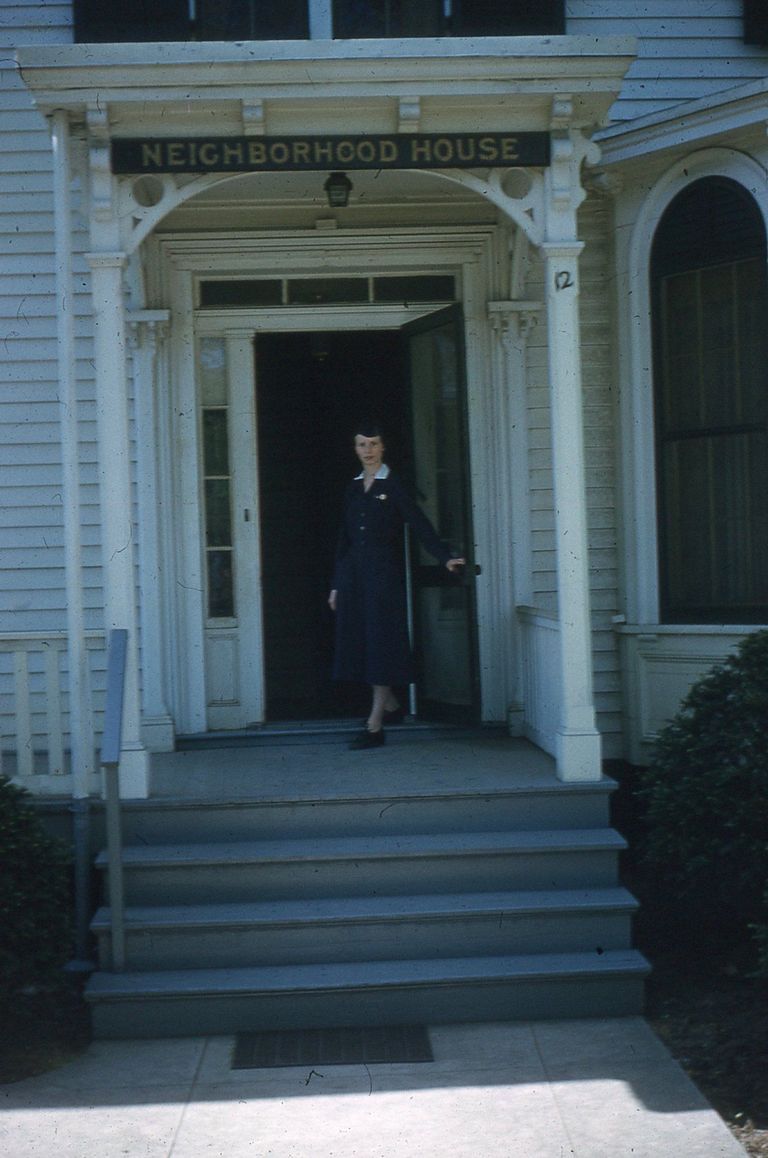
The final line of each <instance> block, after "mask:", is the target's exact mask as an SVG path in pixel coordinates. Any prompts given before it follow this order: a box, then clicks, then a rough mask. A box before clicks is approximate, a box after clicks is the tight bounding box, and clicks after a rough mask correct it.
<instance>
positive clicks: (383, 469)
mask: <svg viewBox="0 0 768 1158" xmlns="http://www.w3.org/2000/svg"><path fill="white" fill-rule="evenodd" d="M373 477H374V478H389V467H388V466H387V464H386V463H385V462H383V463H382V464H381V466H380V467H379V469H378V470H377V471H376V474H375V475H374V476H373ZM361 478H365V471H364V470H361V471H360V474H356V475H355V482H357V480H358V479H361Z"/></svg>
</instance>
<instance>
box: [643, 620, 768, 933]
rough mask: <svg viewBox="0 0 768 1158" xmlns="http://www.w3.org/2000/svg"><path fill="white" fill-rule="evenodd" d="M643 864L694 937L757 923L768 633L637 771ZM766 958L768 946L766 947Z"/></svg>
mask: <svg viewBox="0 0 768 1158" xmlns="http://www.w3.org/2000/svg"><path fill="white" fill-rule="evenodd" d="M639 795H640V799H641V802H642V805H643V809H644V821H645V825H646V835H645V847H644V856H643V859H644V863H645V866H646V868H647V869H648V870H649V871H650V872H651V873H652V874H653V877H654V882H655V889H656V892H657V895H659V896H663V897H664V898H665V900H666V902H668V903H669V902H671V904H672V906H673V907H675V908H676V909H677V911H678V913H679V914H680V915H681V919H683V920H687V921H688V922H689V925H690V927H695V928H696V929H697V931H698V933H699V935H700V936H702V937H704V938H706V936H707V935H708V934H709V935H712V936H719V937H722V935H723V932H727V933H729V934H732V935H734V934H735V935H737V936H742V935H744V936H746V934H747V930H748V928H749V926H750V925H752V924H762V923H763V922H764V921H765V919H766V916H768V911H767V910H766V886H767V885H768V631H760V632H757V633H755V634H753V635H749V636H747V637H746V638H745V639H744V640H743V642H742V643H741V645H740V646H739V648H738V650H737V652H736V654H735V655H733V656H730V657H729V658H728V659H727V660H726V661H725V662H724V663H723V664H720V665H718V666H716V667H715V668H713V669H712V671H711V672H709V673H708V674H707V675H706V676H704V677H703V678H702V679H701V680H699V681H698V682H697V683H696V684H695V685H694V686H693V687H692V688H691V690H690V692H689V694H688V696H687V697H686V699H685V700H684V701H683V704H682V706H681V708H680V710H679V712H678V713H677V715H676V716H675V718H674V719H673V720H672V721H671V722H670V724H669V725H668V726H667V727H666V728H665V729H664V730H663V731H662V732H661V733H660V735H659V737H658V740H657V742H656V744H655V746H654V751H653V756H652V762H651V764H650V766H649V767H647V768H646V769H643V770H642V772H641V774H640V786H639ZM766 955H767V956H768V952H767V953H766Z"/></svg>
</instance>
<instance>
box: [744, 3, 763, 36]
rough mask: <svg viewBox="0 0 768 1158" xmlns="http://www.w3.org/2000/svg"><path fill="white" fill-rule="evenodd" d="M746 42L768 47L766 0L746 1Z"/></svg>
mask: <svg viewBox="0 0 768 1158" xmlns="http://www.w3.org/2000/svg"><path fill="white" fill-rule="evenodd" d="M744 40H745V41H746V43H747V44H765V45H768V4H766V2H765V0H744Z"/></svg>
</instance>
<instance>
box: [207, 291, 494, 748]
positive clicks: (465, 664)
mask: <svg viewBox="0 0 768 1158" xmlns="http://www.w3.org/2000/svg"><path fill="white" fill-rule="evenodd" d="M253 367H254V373H253V375H252V376H249V377H250V383H248V382H246V383H244V382H243V381H242V379H241V376H238V375H234V374H232V373H229V374H228V375H227V377H228V378H229V390H230V394H231V395H232V397H231V401H230V406H229V411H230V419H229V421H230V426H231V424H232V422H236V421H237V419H236V416H237V415H238V414H244V413H246V412H247V411H248V409H249V406H248V402H246V401H242V400H241V401H240V402H238V401H237V397H236V396H237V395H243V394H244V393H245V392H246V391H247V390H248V389H251V390H252V391H253V393H254V394H255V410H256V414H257V418H256V424H255V436H254V437H253V444H254V446H253V450H254V451H255V454H254V456H253V457H254V460H255V463H254V466H255V470H254V472H253V483H254V489H255V491H256V492H257V494H258V505H257V507H256V508H252V507H251V506H250V503H249V502H248V500H247V496H246V494H245V493H244V492H243V488H242V482H240V483H238V476H240V478H242V476H243V475H245V477H246V478H247V477H248V476H249V475H251V473H252V472H251V470H249V469H247V468H246V469H245V470H243V469H242V464H241V465H240V467H238V464H237V463H233V464H232V475H233V480H232V503H231V508H232V533H231V536H230V538H231V545H230V558H229V560H225V561H226V562H227V563H228V570H229V572H231V575H228V576H227V579H228V581H229V582H230V584H231V589H232V594H231V597H230V599H229V601H228V604H227V606H225V607H223V608H222V610H223V611H225V612H226V615H225V616H224V617H223V618H222V617H218V621H217V617H215V616H214V617H212V618H211V617H209V619H208V623H207V635H208V644H209V646H208V648H207V656H208V664H207V683H208V687H209V708H208V712H209V719H208V726H209V728H211V729H221V728H242V727H247V726H248V725H249V724H251V723H255V722H257V721H259V720H260V719H263V720H267V721H276V720H301V719H304V720H313V719H321V718H334V717H337V718H345V717H350V716H360V715H364V714H365V712H366V711H367V709H368V693H367V689H365V688H359V687H357V686H352V685H350V686H347V685H343V684H337V683H335V682H334V681H333V680H332V679H331V666H332V657H333V626H334V625H333V616H332V613H331V611H330V609H329V608H328V605H327V598H328V591H329V587H330V579H331V575H332V571H333V558H334V553H335V548H336V540H337V536H338V529H339V518H340V513H341V502H342V496H343V493H344V489H345V488H346V486H347V485H348V483H349V481H350V479H351V478H353V477H354V475H355V474H357V471H358V464H357V461H356V459H355V457H354V454H353V450H352V436H353V434H354V433H355V430H354V427H355V424H356V422H357V421H358V419H359V418H360V417H364V416H370V415H375V416H376V417H378V418H379V419H380V420H381V421H382V422H383V424H384V425H385V428H386V430H387V444H388V454H387V461H388V462H389V463H390V464H391V465H392V467H393V469H394V470H396V471H397V472H398V474H399V475H400V476H401V477H403V478H404V479H405V480H406V482H407V483H408V485H409V486H410V487H411V488H412V489H413V491H414V493H415V494H416V496H417V497H418V499H419V502H420V503H421V504H422V506H423V507H424V509H425V510H426V511H427V513H428V514H429V516H430V518H431V519H432V521H433V522H434V524H435V525H436V526H437V528H438V531H439V533H440V535H441V537H442V538H444V539H445V540H447V541H448V542H449V543H450V544H451V546H452V548H453V549H454V550H456V551H457V552H460V553H462V554H466V555H467V557H468V558H469V557H470V556H471V550H472V536H471V533H470V528H469V517H468V516H469V509H470V507H469V500H468V463H467V449H466V433H465V413H464V388H463V349H462V345H461V318H460V311H459V310H458V308H456V309H454V308H449V309H447V310H439V311H436V312H435V313H433V314H430V315H428V316H427V317H424V318H421V319H420V320H419V321H418V322H416V323H413V324H411V325H408V326H406V327H404V328H402V329H400V330H370V329H366V330H365V331H312V332H291V333H274V332H272V333H260V334H258V335H257V336H256V337H255V338H254V341H253ZM243 368H244V363H243V360H242V359H241V360H240V369H241V370H242V369H243ZM252 405H253V403H252V400H251V406H252ZM231 436H232V439H233V442H234V441H235V440H237V439H238V433H237V432H236V431H235V430H232V431H231ZM240 446H241V448H242V446H243V441H242V438H241V439H240ZM239 508H242V509H239ZM252 521H256V522H257V523H258V528H259V529H258V545H257V553H258V556H259V558H260V561H261V566H260V584H259V590H258V591H257V592H251V593H250V595H249V593H248V591H247V590H246V589H245V587H244V584H243V582H242V581H241V580H240V579H238V576H246V575H248V574H253V559H252V556H253V548H254V542H253V530H254V528H253V526H252V525H251V526H249V523H252ZM208 531H209V534H208V538H209V542H210V520H209V528H208ZM221 547H222V545H221V544H219V545H218V549H217V553H216V557H217V558H218V556H220V555H221V553H222V551H221ZM403 550H404V553H405V555H406V560H407V563H408V573H409V576H410V586H411V601H410V604H411V608H412V619H413V638H414V650H415V653H416V657H417V666H418V671H419V676H418V680H417V683H416V685H415V687H414V688H412V689H407V688H406V689H401V690H400V695H401V696H402V697H405V702H406V703H408V704H409V705H410V706H411V707H414V708H415V709H416V711H417V713H418V715H419V716H421V717H423V718H453V719H461V720H466V721H470V720H475V719H477V718H478V716H479V695H478V692H479V688H478V679H477V663H476V658H475V656H476V646H475V641H474V635H475V610H474V566H472V565H470V566H468V567H467V574H466V576H464V577H463V578H458V579H457V578H454V577H452V576H451V575H449V573H448V572H447V571H445V569H444V568H442V567H440V566H438V565H437V564H436V563H435V561H434V560H432V558H431V557H430V556H428V555H426V553H423V551H422V549H421V547H420V546H419V545H418V544H417V543H416V542H415V541H414V542H413V543H410V542H408V541H406V540H404V544H403ZM207 573H208V583H209V586H210V585H211V584H212V583H213V584H215V583H216V581H217V575H216V571H215V568H214V567H213V566H211V565H209V567H208V572H207ZM249 601H250V603H251V604H252V605H253V606H249ZM238 602H239V604H240V607H239V608H238V606H237V603H238ZM208 605H209V608H215V606H216V595H215V592H214V591H213V589H212V588H211V589H209V593H208ZM257 605H258V607H259V613H258V614H256V612H255V610H254V608H255V607H256V606H257ZM233 613H234V614H233ZM259 626H260V636H261V639H260V645H261V646H260V647H259V649H258V650H259V652H260V655H261V660H262V662H261V664H251V665H250V668H249V669H246V668H245V667H244V665H243V664H241V671H242V672H243V673H246V671H249V673H250V678H246V679H244V680H241V681H240V687H239V694H238V695H237V697H236V698H237V700H238V701H239V702H238V703H232V702H231V701H230V702H229V703H228V704H226V703H224V702H222V700H221V698H219V697H217V696H216V694H215V689H216V686H217V683H218V684H219V686H224V685H223V684H222V683H221V682H220V681H221V675H222V672H221V663H220V659H221V656H222V654H226V653H222V652H221V649H220V648H218V649H217V641H218V643H219V644H221V643H222V642H223V632H225V633H226V637H227V639H228V640H229V641H230V644H229V646H230V647H231V646H232V643H234V642H235V637H236V646H235V647H234V648H233V651H234V652H235V653H237V654H240V655H243V654H244V649H245V648H247V647H249V646H250V647H251V649H252V648H253V640H254V635H255V629H257V628H258V627H259ZM241 636H242V638H240V637H241ZM249 640H250V641H251V642H250V644H249V642H248V641H249ZM225 683H226V681H225ZM249 684H251V687H250V688H249V686H248V685H249ZM211 692H213V696H211Z"/></svg>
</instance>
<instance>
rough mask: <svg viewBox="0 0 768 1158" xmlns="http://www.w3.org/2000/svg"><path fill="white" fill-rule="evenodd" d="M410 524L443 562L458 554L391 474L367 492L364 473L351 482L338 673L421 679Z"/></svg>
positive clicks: (366, 678)
mask: <svg viewBox="0 0 768 1158" xmlns="http://www.w3.org/2000/svg"><path fill="white" fill-rule="evenodd" d="M405 523H409V524H410V526H411V528H412V530H413V532H414V533H415V535H416V536H417V538H418V539H419V541H420V542H421V543H422V544H423V546H424V547H425V548H426V550H427V551H429V553H430V554H431V555H433V556H434V557H435V559H437V560H438V561H439V562H440V563H443V564H445V563H447V562H448V560H449V559H450V558H452V552H451V551H450V550H449V549H448V547H447V546H446V544H445V543H443V542H442V541H441V540H440V539H439V538H438V535H437V532H436V531H435V528H434V527H433V526H432V524H431V523H430V521H429V519H428V518H427V516H426V515H425V514H424V512H423V511H422V510H421V508H420V507H419V506H418V505H417V504H416V503H415V502H414V500H413V499H412V498H411V497H410V495H409V494H408V493H407V491H406V490H405V489H404V487H403V486H402V484H401V483H400V482H399V481H398V479H397V478H396V477H395V476H394V475H393V474H392V473H391V472H390V474H389V475H388V477H387V478H377V479H374V481H373V483H372V484H371V486H370V488H369V490H368V491H366V490H365V488H364V486H363V480H362V479H355V480H354V481H353V482H352V483H351V484H350V485H349V487H348V488H347V491H346V494H345V496H344V514H343V521H342V526H341V532H340V534H339V543H338V548H337V551H336V568H335V572H334V579H333V587H334V588H335V589H336V591H337V597H336V652H335V658H334V665H333V676H334V679H337V680H354V681H355V682H357V683H366V684H385V685H390V686H392V685H394V686H398V685H402V684H408V683H410V682H411V681H412V680H413V678H414V669H413V659H412V656H411V648H410V643H409V640H408V617H407V607H406V595H405V575H404V570H403V525H404V524H405Z"/></svg>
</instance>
